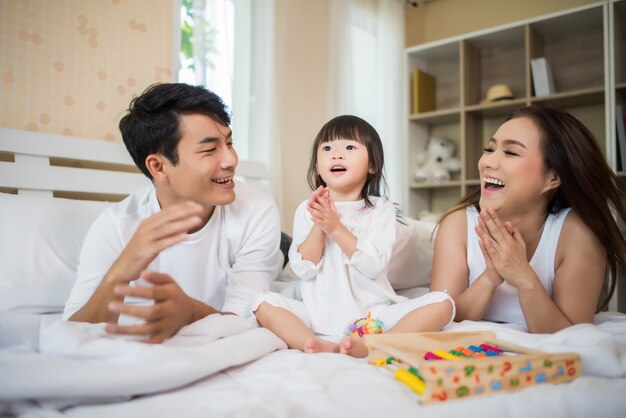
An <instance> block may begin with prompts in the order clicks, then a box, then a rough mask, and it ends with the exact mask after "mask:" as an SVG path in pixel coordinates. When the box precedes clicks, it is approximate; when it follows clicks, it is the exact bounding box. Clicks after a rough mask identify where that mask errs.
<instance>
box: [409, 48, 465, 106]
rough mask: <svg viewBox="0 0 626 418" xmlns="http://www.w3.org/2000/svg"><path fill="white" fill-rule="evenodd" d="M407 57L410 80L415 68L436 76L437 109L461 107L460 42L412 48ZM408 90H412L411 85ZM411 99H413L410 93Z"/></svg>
mask: <svg viewBox="0 0 626 418" xmlns="http://www.w3.org/2000/svg"><path fill="white" fill-rule="evenodd" d="M407 59H408V63H407V64H408V74H407V79H408V80H409V81H410V80H411V74H412V71H413V70H414V69H415V68H419V69H420V70H421V71H424V72H425V73H428V74H430V75H432V76H434V77H435V103H436V110H443V109H455V108H459V107H460V105H461V99H460V91H461V89H460V76H459V70H458V69H459V44H458V42H453V43H451V44H448V45H443V46H437V47H429V48H420V47H418V48H411V49H409V50H408V55H407ZM409 84H410V83H409ZM407 91H409V92H410V91H411V87H410V86H409V89H408V90H407ZM409 100H411V95H410V94H409ZM410 108H411V107H410V106H409V109H410ZM428 113H430V112H428ZM418 115H419V114H418Z"/></svg>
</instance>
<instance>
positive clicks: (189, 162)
mask: <svg viewBox="0 0 626 418" xmlns="http://www.w3.org/2000/svg"><path fill="white" fill-rule="evenodd" d="M179 121H180V127H179V129H180V132H181V133H182V137H181V139H180V142H179V143H178V148H177V151H178V164H176V165H173V164H172V163H171V162H170V161H169V160H167V158H163V171H164V173H165V174H166V175H165V176H164V177H163V180H164V181H163V183H162V184H158V185H157V195H158V196H159V201H160V203H161V206H162V207H165V206H169V205H172V204H175V203H179V202H184V201H186V200H193V201H195V202H197V203H199V204H201V205H202V206H204V207H205V209H206V210H207V211H208V213H209V214H210V213H212V211H213V207H214V206H216V205H227V204H229V203H232V202H233V201H234V200H235V182H234V180H233V176H234V175H235V168H236V167H237V162H238V158H237V153H236V152H235V149H234V148H233V143H232V137H231V135H232V132H231V130H230V128H229V127H228V126H225V125H221V124H220V123H218V122H216V121H214V120H213V119H211V118H210V117H208V116H205V115H201V114H192V115H183V116H180V117H179Z"/></svg>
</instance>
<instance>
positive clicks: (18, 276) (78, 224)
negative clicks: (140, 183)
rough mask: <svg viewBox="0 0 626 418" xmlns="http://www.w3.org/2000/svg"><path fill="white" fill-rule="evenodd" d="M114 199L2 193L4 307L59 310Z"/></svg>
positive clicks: (0, 305)
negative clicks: (89, 237)
mask: <svg viewBox="0 0 626 418" xmlns="http://www.w3.org/2000/svg"><path fill="white" fill-rule="evenodd" d="M108 205H110V203H107V202H93V201H83V200H71V199H60V198H50V197H45V196H43V197H40V196H31V195H12V194H6V193H0V233H1V234H2V235H1V237H0V311H5V310H8V309H25V308H28V309H32V310H35V311H45V310H51V311H58V310H59V309H62V307H63V306H64V305H65V301H66V300H67V298H68V296H69V293H70V290H71V288H72V286H73V285H74V281H75V279H76V266H77V265H78V258H79V255H80V249H81V246H82V243H83V239H84V238H85V235H86V233H87V230H88V229H89V226H90V225H91V223H92V222H93V221H94V220H95V218H96V217H97V216H98V214H99V213H100V212H102V211H103V210H104V209H105V208H106V207H107V206H108Z"/></svg>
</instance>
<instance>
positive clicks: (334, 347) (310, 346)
mask: <svg viewBox="0 0 626 418" xmlns="http://www.w3.org/2000/svg"><path fill="white" fill-rule="evenodd" d="M304 352H305V353H338V352H339V344H337V343H333V342H331V341H326V340H323V339H321V338H318V337H311V338H309V339H307V340H306V342H305V343H304Z"/></svg>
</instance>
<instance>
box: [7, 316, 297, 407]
mask: <svg viewBox="0 0 626 418" xmlns="http://www.w3.org/2000/svg"><path fill="white" fill-rule="evenodd" d="M3 322H4V326H3V328H4V330H5V331H6V333H5V334H3V335H15V334H16V332H13V334H11V333H10V332H9V329H8V325H6V321H3ZM11 322H12V323H15V324H21V325H23V324H24V321H16V320H15V318H14V319H13V321H11ZM46 322H50V321H45V320H44V323H43V325H42V327H41V328H42V329H41V332H40V333H39V336H38V341H33V340H32V339H30V340H24V339H22V341H20V342H21V344H18V345H10V346H9V347H5V348H3V349H2V350H0V401H9V400H13V401H14V400H19V399H38V400H45V401H46V402H51V401H53V402H54V403H55V404H57V405H64V406H67V405H71V404H75V403H81V402H84V401H85V400H89V401H91V402H93V401H94V400H96V399H98V400H99V401H105V400H110V399H120V398H130V397H131V396H135V395H140V394H147V393H154V392H160V391H164V390H169V389H173V388H177V387H180V386H183V385H186V384H188V383H191V382H193V381H196V380H198V379H200V378H203V377H205V376H208V375H211V374H213V373H215V372H217V371H220V370H223V369H225V368H228V367H232V366H235V365H239V364H243V363H246V362H249V361H252V360H255V359H257V358H259V357H262V356H264V355H265V354H267V353H270V352H272V351H274V350H277V349H281V348H285V347H286V346H285V344H284V342H282V341H281V340H280V339H279V338H278V337H276V336H275V335H274V334H272V333H271V332H269V331H267V330H265V329H262V328H257V326H256V321H254V320H253V319H250V320H245V319H242V318H240V317H237V316H234V315H225V316H222V315H210V316H208V317H206V318H204V319H202V320H200V321H197V322H195V323H193V324H191V325H189V326H187V327H184V328H183V329H182V330H181V331H180V332H179V333H178V334H177V335H176V337H174V338H173V339H171V340H168V341H167V342H166V343H165V344H159V345H149V344H144V343H141V342H138V341H133V340H132V339H129V338H121V337H115V336H110V335H108V334H106V332H105V331H104V324H86V323H75V322H64V321H61V320H55V321H52V322H51V323H46ZM1 340H3V342H4V339H1ZM3 345H5V344H3Z"/></svg>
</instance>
